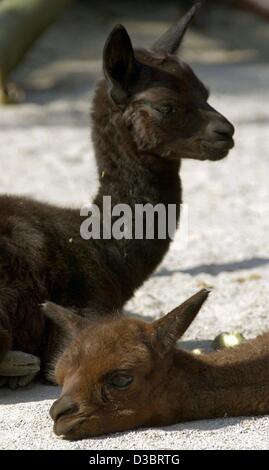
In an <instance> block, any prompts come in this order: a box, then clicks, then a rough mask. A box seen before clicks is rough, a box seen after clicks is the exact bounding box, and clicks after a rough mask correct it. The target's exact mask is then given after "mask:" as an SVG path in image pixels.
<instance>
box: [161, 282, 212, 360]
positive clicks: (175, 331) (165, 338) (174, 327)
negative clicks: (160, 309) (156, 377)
mask: <svg viewBox="0 0 269 470" xmlns="http://www.w3.org/2000/svg"><path fill="white" fill-rule="evenodd" d="M209 293H210V291H209V290H206V289H203V290H201V291H199V292H197V293H196V294H195V295H193V296H192V297H190V298H189V299H188V300H186V302H184V303H183V304H181V305H180V306H179V307H176V308H175V309H174V310H172V311H171V312H169V313H168V314H167V315H165V316H164V317H162V318H161V319H160V320H157V321H155V322H154V323H153V346H154V348H155V349H157V350H158V351H159V352H160V354H161V355H165V354H166V353H167V352H169V351H170V350H171V349H172V348H173V347H174V346H175V343H176V341H177V340H178V339H179V338H180V337H181V336H182V335H183V334H184V333H185V331H186V330H187V328H188V327H189V326H190V324H191V323H192V322H193V320H194V319H195V317H196V315H197V313H198V312H199V310H200V309H201V307H202V305H203V303H204V302H205V301H206V299H207V297H208V295H209Z"/></svg>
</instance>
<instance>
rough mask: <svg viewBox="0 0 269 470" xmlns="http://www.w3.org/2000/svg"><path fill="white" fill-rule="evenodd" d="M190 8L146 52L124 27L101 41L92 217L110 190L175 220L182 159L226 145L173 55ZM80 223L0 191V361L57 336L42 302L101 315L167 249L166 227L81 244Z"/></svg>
mask: <svg viewBox="0 0 269 470" xmlns="http://www.w3.org/2000/svg"><path fill="white" fill-rule="evenodd" d="M196 10H197V7H193V8H192V9H191V10H190V12H189V13H187V14H186V15H185V17H183V18H182V19H181V20H180V21H179V22H178V23H177V24H176V25H174V26H172V27H171V28H170V29H169V30H168V31H167V32H166V33H165V34H164V36H162V37H161V38H160V39H159V40H158V41H157V42H156V44H155V45H154V46H153V47H152V48H151V49H150V50H146V49H135V50H134V49H133V46H132V43H131V40H130V38H129V36H128V34H127V32H126V30H125V29H124V27H123V26H118V27H116V28H114V30H113V31H112V32H111V34H110V35H109V37H108V39H107V42H106V45H105V48H104V55H103V65H104V72H105V79H104V80H101V81H100V82H99V83H98V85H97V88H96V93H95V97H94V100H93V106H92V120H93V126H92V129H93V130H92V137H93V141H94V147H95V156H96V161H97V167H98V173H99V180H100V186H99V190H98V193H97V195H96V197H95V199H94V201H93V202H94V203H95V205H97V206H98V208H100V212H101V214H102V210H103V208H102V207H103V205H102V203H103V197H104V196H108V195H109V196H111V206H112V207H114V206H115V205H117V204H119V203H121V204H122V203H124V204H128V206H129V208H131V210H132V217H133V219H134V213H135V208H136V206H137V205H138V204H140V205H145V204H151V205H152V206H155V205H156V204H162V205H163V206H164V207H165V209H167V207H168V205H170V204H173V205H174V206H176V208H177V214H176V218H177V220H178V219H179V212H180V203H181V182H180V178H179V169H180V162H181V159H182V158H192V159H196V160H219V159H221V158H223V157H225V156H226V155H227V154H228V152H229V150H230V149H231V148H232V147H233V145H234V142H233V133H234V128H233V126H232V124H230V123H229V122H228V121H227V120H226V119H225V118H224V117H223V116H222V115H221V114H219V113H218V112H217V111H216V110H215V109H213V108H212V107H211V106H210V105H209V104H208V91H207V89H206V88H205V86H204V85H203V84H202V83H201V82H200V80H199V79H198V78H197V77H196V76H195V74H194V73H193V71H192V70H191V68H190V67H189V66H188V65H187V64H185V63H184V62H182V61H180V60H179V59H177V57H176V55H175V54H176V52H177V49H178V47H179V45H180V43H181V41H182V39H183V36H184V34H185V31H186V29H187V27H188V25H189V23H190V21H191V19H192V17H193V16H194V14H195V12H196ZM84 219H85V220H84ZM84 219H83V218H82V217H81V215H80V211H79V210H73V209H66V208H59V207H53V206H50V205H47V204H42V203H40V202H35V201H32V200H27V199H24V198H21V197H10V196H1V197H0V360H1V358H2V356H4V354H5V353H6V352H7V351H8V350H11V349H12V350H20V351H24V352H27V353H32V354H35V355H37V356H39V357H41V359H42V364H46V362H47V358H48V357H51V354H53V350H54V349H55V348H56V349H57V339H56V337H57V334H58V333H57V331H55V329H54V328H53V326H52V325H51V323H49V322H46V321H45V319H44V316H43V315H42V313H41V311H40V304H41V303H42V302H44V301H45V300H49V301H53V302H55V303H57V304H59V305H63V306H65V307H73V306H75V307H76V308H77V309H78V311H79V312H80V314H81V315H82V316H85V317H88V318H92V317H93V315H94V313H93V312H97V313H98V316H99V315H103V316H106V315H108V316H109V315H110V314H111V312H112V311H114V310H120V309H121V308H122V306H123V305H124V304H125V302H127V300H128V299H130V298H131V297H132V295H133V293H134V292H135V290H136V289H137V288H138V287H139V286H141V284H142V283H143V282H144V281H145V279H147V277H148V276H149V275H150V274H151V273H152V271H153V270H154V269H155V268H156V267H157V265H158V264H159V263H160V261H161V260H162V258H163V256H164V255H165V253H166V252H167V250H168V247H169V243H170V237H169V236H168V234H167V233H166V235H165V237H164V238H163V239H161V238H158V237H157V236H154V239H146V238H145V237H144V238H143V239H127V238H122V239H120V240H119V239H115V238H111V239H102V238H101V239H94V240H93V239H91V240H85V239H83V238H82V237H81V235H80V226H81V224H82V222H85V221H86V217H84ZM101 219H102V218H101ZM115 219H119V217H117V216H115V217H114V218H113V221H115ZM86 222H87V221H86ZM133 226H134V224H133ZM103 228H104V227H102V226H101V228H100V232H101V233H102V231H103ZM133 234H134V231H133ZM30 378H31V377H30ZM12 383H13V385H12V386H15V385H16V383H15V384H14V380H13V382H12ZM25 383H26V381H25V380H23V384H25ZM20 384H21V383H20V381H19V382H18V385H20ZM0 385H1V384H0Z"/></svg>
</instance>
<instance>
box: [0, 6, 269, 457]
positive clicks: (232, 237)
mask: <svg viewBox="0 0 269 470" xmlns="http://www.w3.org/2000/svg"><path fill="white" fill-rule="evenodd" d="M106 3H107V2H106ZM111 3H113V6H112V5H110V6H107V5H105V2H100V1H99V2H96V5H95V6H93V8H92V10H91V9H89V10H85V7H83V6H80V7H78V9H77V10H76V11H70V12H68V13H67V14H66V15H65V16H64V17H63V18H62V20H61V21H60V22H59V23H58V24H56V25H55V26H54V27H53V28H51V29H50V31H48V32H47V33H46V34H45V35H44V37H43V38H42V40H41V41H40V42H39V43H38V45H37V46H36V47H35V48H34V49H33V50H32V51H31V53H30V54H29V56H28V58H27V60H26V61H25V63H24V64H23V66H22V67H21V68H20V69H18V71H17V73H16V75H15V76H14V80H15V81H16V83H17V84H19V85H20V86H21V87H22V88H24V89H25V91H26V95H27V99H26V101H25V103H24V104H22V105H20V106H10V107H6V108H1V110H0V141H1V155H0V159H1V172H0V192H1V193H5V192H8V193H14V194H17V193H20V194H24V195H29V196H32V197H35V198H38V199H40V200H46V201H50V202H54V203H58V204H63V205H65V206H70V205H72V206H77V207H80V205H81V204H82V203H87V202H88V201H89V200H90V199H91V196H92V195H93V194H94V192H95V190H96V186H97V180H96V169H95V164H94V160H93V152H92V147H91V144H90V143H89V141H90V132H89V103H90V99H91V94H92V91H93V87H94V82H95V80H96V78H97V77H98V76H100V73H101V62H100V57H101V50H102V45H103V43H104V40H105V37H106V34H107V33H108V31H109V30H110V29H111V28H112V26H113V25H114V24H115V23H118V22H122V23H124V24H125V25H126V26H127V28H128V29H129V31H130V34H131V36H132V38H134V39H135V42H136V44H140V45H141V44H151V42H152V41H153V40H154V39H155V38H156V37H157V36H158V34H160V32H161V31H163V30H164V29H165V27H166V25H167V24H168V23H170V22H171V21H173V20H174V19H175V17H176V16H177V7H176V2H174V3H171V2H169V1H168V2H158V4H157V5H158V7H157V5H156V3H152V4H150V2H147V4H146V5H141V6H139V5H137V4H135V6H134V7H133V8H134V11H130V8H131V6H129V11H127V10H126V8H125V10H124V2H122V3H121V4H120V3H119V5H121V7H119V6H118V3H117V2H111ZM164 3H165V4H164ZM153 5H154V7H153ZM121 8H122V10H121ZM93 12H94V13H93ZM207 22H208V30H207V31H205V30H204V29H203V28H202V27H201V28H200V29H194V30H193V31H192V32H191V33H190V34H189V36H188V37H187V38H186V42H185V46H184V57H185V58H186V59H187V60H188V61H190V62H191V63H192V64H193V66H194V69H195V71H196V72H197V73H198V75H199V76H200V77H201V78H202V79H203V81H204V82H205V83H206V84H207V85H209V87H210V89H211V103H212V105H213V106H216V107H217V108H218V109H219V110H220V111H221V112H223V114H225V115H227V117H229V118H230V120H231V121H232V122H233V123H234V124H235V126H236V137H235V138H236V147H235V149H234V150H233V151H232V152H231V154H230V156H229V157H228V158H227V159H225V160H224V161H222V162H217V163H210V162H195V161H185V162H184V164H183V168H182V173H181V174H182V180H183V187H184V202H185V204H186V210H185V214H186V213H187V211H188V227H187V224H186V222H185V220H184V219H185V218H184V217H183V219H182V233H184V231H185V230H187V228H188V234H189V236H188V244H187V245H186V243H185V240H184V237H180V236H178V237H177V239H176V240H175V242H174V244H173V246H172V247H171V249H170V251H169V253H168V255H167V256H166V258H165V260H164V262H163V263H162V265H161V266H160V267H159V269H158V270H157V272H156V273H154V274H153V275H152V276H151V278H150V279H149V280H148V282H147V283H145V285H144V286H143V288H142V289H140V290H139V291H138V292H137V294H136V296H135V298H134V299H133V300H132V301H131V302H129V303H128V305H127V306H126V312H127V314H138V315H141V316H144V317H146V318H157V317H158V316H160V315H161V314H163V313H165V312H167V311H168V310H169V309H171V308H172V307H174V306H175V305H178V304H179V303H180V302H181V301H183V300H184V299H186V298H187V297H188V296H189V295H191V294H192V293H194V292H195V291H196V290H198V289H199V288H201V287H204V286H208V287H212V290H213V292H212V294H211V296H210V299H209V301H208V303H207V304H206V306H205V307H204V309H203V311H202V312H201V314H200V316H198V318H197V320H196V321H195V323H194V324H193V325H192V327H191V328H190V329H189V330H188V334H187V335H186V337H185V338H184V339H207V338H211V337H212V338H213V337H214V336H216V335H217V334H218V333H219V332H221V331H227V330H228V331H233V330H239V331H241V332H242V333H243V334H244V335H245V336H246V337H248V338H249V337H253V336H255V335H257V334H259V333H262V332H263V331H266V330H269V282H268V279H269V278H268V276H269V236H268V234H269V185H268V174H269V163H268V162H269V109H268V101H269V86H268V84H269V61H268V58H269V52H268V47H267V45H268V43H269V28H268V23H266V22H265V21H263V20H262V19H260V18H258V17H255V16H252V15H250V14H249V13H246V12H241V11H240V12H236V13H234V15H233V16H232V17H231V16H230V15H229V13H228V10H226V9H223V10H220V11H217V12H216V13H214V14H213V13H212V14H210V15H208V18H207ZM240 31H241V33H240ZM58 392H59V390H58V389H57V387H53V386H47V385H41V384H38V383H37V384H35V385H33V386H30V387H28V388H26V389H25V390H22V391H10V390H7V389H0V448H1V449H91V448H93V449H125V448H128V449H165V450H168V449H268V448H269V442H268V434H269V417H248V418H244V417H242V418H236V419H231V418H229V419H217V420H205V421H198V422H192V423H181V424H177V425H175V426H171V427H167V428H161V429H158V428H156V429H144V430H137V431H132V432H128V433H118V434H116V435H113V436H105V437H101V438H95V439H88V440H84V441H80V442H68V441H65V440H63V439H61V438H57V437H56V436H55V435H54V434H53V432H52V421H51V419H50V417H49V415H48V411H49V407H50V405H51V403H52V401H53V400H54V399H55V398H56V397H57V396H58Z"/></svg>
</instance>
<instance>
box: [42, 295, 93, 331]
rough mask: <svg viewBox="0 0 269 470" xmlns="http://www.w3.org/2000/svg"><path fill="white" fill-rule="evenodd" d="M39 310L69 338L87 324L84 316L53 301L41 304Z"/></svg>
mask: <svg viewBox="0 0 269 470" xmlns="http://www.w3.org/2000/svg"><path fill="white" fill-rule="evenodd" d="M41 310H42V312H43V314H44V315H45V316H46V317H47V318H49V319H50V320H51V321H52V322H53V323H55V324H56V325H57V326H58V327H59V328H60V329H61V330H62V332H63V333H64V334H65V335H66V336H68V337H70V338H74V337H75V336H77V334H78V333H79V332H80V331H81V330H82V329H83V328H85V326H86V325H87V320H86V319H85V318H83V317H81V316H80V315H77V314H76V313H74V312H72V310H69V309H67V308H64V307H61V305H57V304H55V303H53V302H45V303H44V304H42V305H41Z"/></svg>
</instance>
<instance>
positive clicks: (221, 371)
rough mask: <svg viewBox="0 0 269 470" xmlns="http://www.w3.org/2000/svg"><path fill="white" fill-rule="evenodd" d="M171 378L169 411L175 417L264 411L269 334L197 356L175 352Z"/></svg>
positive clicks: (268, 398)
mask: <svg viewBox="0 0 269 470" xmlns="http://www.w3.org/2000/svg"><path fill="white" fill-rule="evenodd" d="M171 377H174V380H172V379H171V386H170V390H169V392H170V395H171V397H172V396H173V397H174V398H173V400H172V403H173V404H174V406H173V405H172V409H171V410H170V411H171V415H172V416H174V417H175V418H177V419H178V420H193V419H205V418H216V417H225V416H242V415H257V414H263V413H268V412H269V333H267V334H264V335H262V336H259V337H258V338H256V339H255V340H252V341H248V342H246V343H245V344H243V345H241V346H239V347H237V348H234V349H226V350H224V351H219V352H215V353H211V354H206V355H204V356H199V357H196V356H193V355H192V354H191V353H185V352H182V351H176V352H175V357H174V364H173V366H172V369H171ZM182 383H184V384H185V386H184V393H183V395H184V396H183V398H184V399H183V400H182ZM175 396H178V401H177V400H175ZM179 404H181V405H180V406H179Z"/></svg>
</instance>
